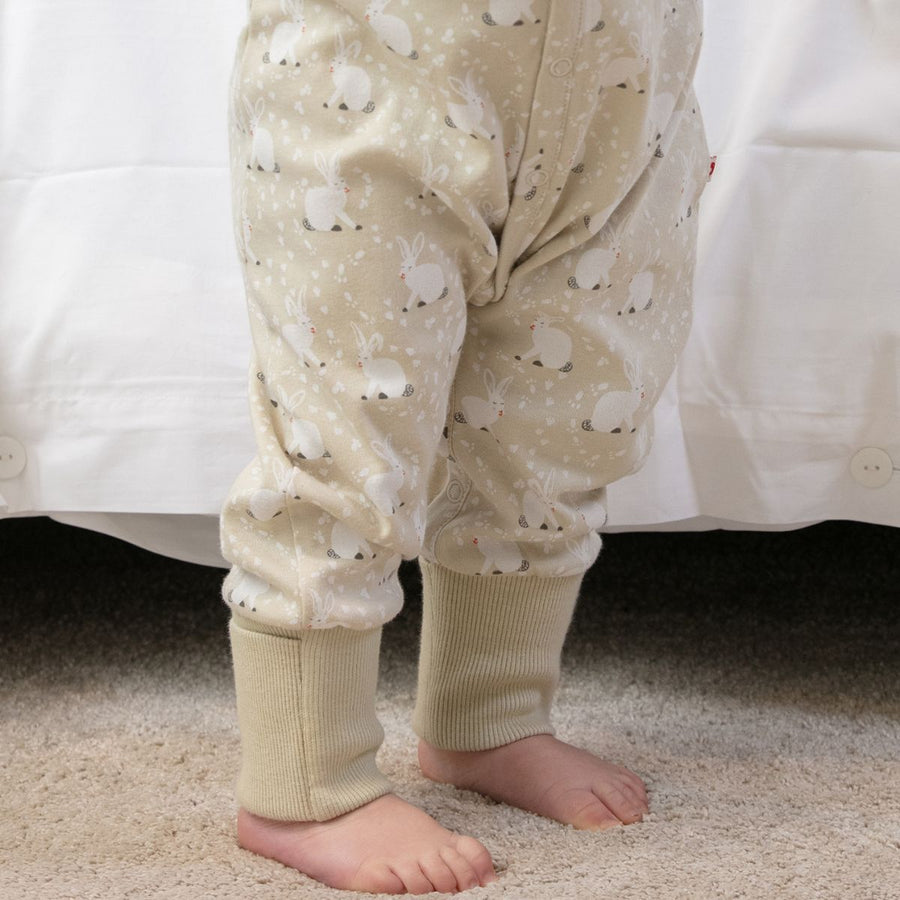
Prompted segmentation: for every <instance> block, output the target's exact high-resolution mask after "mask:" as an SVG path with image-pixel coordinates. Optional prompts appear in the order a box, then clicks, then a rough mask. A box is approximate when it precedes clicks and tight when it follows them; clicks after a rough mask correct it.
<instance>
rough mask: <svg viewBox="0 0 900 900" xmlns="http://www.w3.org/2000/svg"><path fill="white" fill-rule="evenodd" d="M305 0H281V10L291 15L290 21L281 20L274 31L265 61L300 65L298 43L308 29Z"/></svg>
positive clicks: (284, 64)
mask: <svg viewBox="0 0 900 900" xmlns="http://www.w3.org/2000/svg"><path fill="white" fill-rule="evenodd" d="M303 3H304V0H281V11H282V12H283V13H284V14H285V15H286V16H290V21H289V22H279V23H278V24H277V25H276V26H275V30H274V31H273V32H272V41H271V43H270V44H269V49H268V50H267V51H266V53H265V55H264V56H263V62H265V63H267V62H277V63H278V64H279V65H282V66H286V65H292V66H299V65H300V63H299V62H298V61H297V44H298V43H299V41H300V39H301V38H302V37H303V33H304V32H305V31H306V19H305V17H304V15H303Z"/></svg>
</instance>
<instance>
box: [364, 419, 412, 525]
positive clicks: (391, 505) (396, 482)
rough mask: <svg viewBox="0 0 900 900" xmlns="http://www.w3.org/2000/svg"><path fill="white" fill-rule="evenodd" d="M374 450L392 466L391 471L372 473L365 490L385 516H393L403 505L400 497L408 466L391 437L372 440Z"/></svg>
mask: <svg viewBox="0 0 900 900" xmlns="http://www.w3.org/2000/svg"><path fill="white" fill-rule="evenodd" d="M372 450H373V451H374V452H375V453H377V454H378V456H380V457H381V458H382V459H383V460H385V462H387V464H388V465H389V466H390V467H391V469H390V471H389V472H378V473H376V474H375V475H370V476H369V477H368V478H367V479H366V482H365V485H364V488H363V490H364V491H365V493H366V496H367V497H368V498H369V499H370V500H371V501H372V503H374V504H375V508H376V509H377V510H378V512H380V513H381V514H382V515H383V516H392V515H394V513H396V512H397V510H398V509H400V507H402V506H403V501H402V500H401V499H400V493H399V492H400V488H402V487H403V485H404V483H405V482H406V468H405V467H404V465H403V461H402V460H401V459H400V457H399V455H398V454H397V452H396V451H395V450H394V448H393V446H392V445H391V439H390V437H389V436H388V437H386V438H385V439H384V440H383V441H372Z"/></svg>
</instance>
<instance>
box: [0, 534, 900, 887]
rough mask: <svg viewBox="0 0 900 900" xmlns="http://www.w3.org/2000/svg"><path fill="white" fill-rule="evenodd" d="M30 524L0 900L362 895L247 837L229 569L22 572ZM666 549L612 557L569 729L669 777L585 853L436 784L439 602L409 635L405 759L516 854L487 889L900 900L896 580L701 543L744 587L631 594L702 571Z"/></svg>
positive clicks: (404, 619) (589, 840) (406, 776)
mask: <svg viewBox="0 0 900 900" xmlns="http://www.w3.org/2000/svg"><path fill="white" fill-rule="evenodd" d="M14 525H15V523H3V525H2V527H0V547H3V546H5V547H6V549H7V550H9V549H13V550H14V551H15V553H13V554H10V555H7V554H6V553H4V566H3V568H4V569H6V570H7V572H6V576H5V577H3V578H0V587H2V595H0V599H2V607H3V616H2V619H0V626H2V632H0V640H2V656H0V679H2V680H0V898H3V900H31V898H34V900H60V898H78V900H88V898H103V900H109V898H151V897H152V898H178V900H194V898H223V900H224V898H235V900H237V898H240V900H245V898H252V897H260V898H275V900H277V898H281V897H284V898H306V897H309V898H326V897H328V898H336V897H340V896H347V895H345V894H342V893H340V892H336V891H332V890H330V889H328V888H324V887H320V886H318V885H316V884H314V883H313V882H311V881H309V880H308V879H306V878H304V877H303V876H301V875H298V874H297V873H296V872H293V871H290V870H288V869H285V868H283V867H281V866H279V865H278V864H276V863H272V862H269V861H266V860H262V859H259V858H256V857H254V856H252V855H250V854H247V853H245V852H243V851H241V850H239V849H238V848H237V846H236V844H235V840H234V835H233V830H232V821H233V813H234V810H233V806H232V798H231V789H232V779H233V775H234V771H235V766H236V763H237V757H238V736H237V732H236V729H235V717H234V710H233V693H232V686H231V682H230V670H229V663H228V657H227V644H226V637H225V628H224V626H225V617H224V613H223V611H222V609H221V608H220V606H219V604H218V601H217V598H216V597H215V596H214V594H211V593H209V592H208V591H209V590H212V589H213V586H214V584H215V582H216V580H217V579H218V574H219V573H217V572H215V571H214V570H204V569H198V568H196V567H190V566H186V565H184V564H174V563H170V561H167V560H160V559H159V558H157V557H152V556H151V555H150V554H144V553H142V552H140V551H136V550H133V549H132V548H125V549H123V547H124V545H120V544H119V543H118V542H114V541H111V540H110V539H106V538H102V539H98V541H100V543H99V544H96V545H95V544H93V543H90V542H87V541H86V540H85V538H84V536H83V533H75V532H74V530H71V529H62V527H61V526H52V528H51V531H50V534H51V538H52V539H53V540H55V541H60V540H63V541H69V544H67V546H70V547H74V548H75V549H70V550H69V551H68V554H67V555H64V556H63V557H61V558H60V559H59V560H58V565H57V566H56V567H54V565H53V564H52V563H44V564H42V565H41V566H38V565H36V564H35V562H34V559H33V558H32V559H25V558H24V557H23V556H22V555H21V550H22V547H23V546H25V544H26V543H29V545H30V542H32V541H33V540H34V539H35V537H34V536H35V533H36V532H34V531H26V533H25V534H24V536H23V532H22V531H21V530H17V531H13V526H14ZM73 534H74V535H75V536H74V537H73V536H72V535H73ZM830 534H831V533H830V532H827V533H825V536H824V537H823V538H822V540H830ZM880 537H881V535H880V533H879V539H880ZM17 540H18V543H17ZM661 540H662V539H660V538H648V539H647V540H646V542H642V541H641V539H637V538H636V539H635V540H634V542H632V543H629V540H627V539H626V538H625V537H624V536H622V537H621V538H619V539H618V543H617V540H616V539H615V538H613V539H611V540H610V541H609V546H610V549H609V550H608V551H607V557H608V558H610V559H614V560H616V559H617V560H618V562H615V563H612V564H611V565H610V567H609V568H608V569H607V570H604V571H608V572H609V573H610V579H609V583H607V582H605V581H604V577H603V572H602V571H601V572H598V573H597V575H596V577H594V578H592V580H591V582H590V584H589V590H588V592H587V593H588V596H587V597H585V599H584V601H583V603H582V605H581V608H580V611H579V614H578V618H577V620H576V623H575V627H574V628H573V630H572V633H571V634H570V640H569V642H568V645H567V651H566V660H565V672H564V683H563V686H562V689H561V693H560V696H559V702H558V706H557V717H556V721H557V723H558V730H559V733H560V735H561V736H563V737H565V738H567V739H570V740H571V741H573V742H575V743H577V744H580V745H582V746H585V747H588V748H590V749H592V750H595V751H597V752H599V753H601V754H604V755H606V756H607V757H609V758H612V759H614V760H617V761H619V762H622V763H623V764H626V765H629V766H630V767H632V768H634V769H635V770H636V771H637V772H639V773H640V774H642V775H643V776H644V777H645V779H646V780H647V782H648V785H649V787H650V791H651V800H652V806H653V813H652V815H651V816H650V817H649V818H648V819H647V820H646V821H645V822H643V823H642V824H639V825H635V826H632V827H629V828H627V829H618V830H616V831H614V832H608V833H604V834H585V833H580V832H576V831H574V830H572V829H569V828H566V827H563V826H561V825H558V824H555V823H552V822H549V821H545V820H542V819H540V818H537V817H535V816H532V815H529V814H527V813H524V812H520V811H517V810H512V809H508V808H505V807H503V806H500V805H498V804H495V803H493V802H491V801H488V800H486V799H484V798H481V797H479V796H476V795H473V794H469V793H465V792H461V791H457V790H455V789H453V788H449V787H444V786H436V785H432V784H430V783H427V782H425V781H424V780H423V779H422V778H421V777H420V776H419V775H418V773H417V770H416V767H415V764H414V753H413V740H412V736H411V733H410V731H409V728H408V722H409V717H410V710H411V706H412V701H413V690H414V657H415V632H416V627H417V621H418V619H417V615H418V611H417V609H416V603H415V601H414V600H413V601H411V602H410V604H409V606H408V608H407V611H405V612H404V613H403V615H402V616H401V617H400V619H399V620H398V621H397V622H396V623H394V627H392V628H391V629H390V630H389V631H388V633H387V636H386V646H385V653H384V657H383V666H382V682H381V694H380V696H381V700H380V714H381V717H382V721H383V722H384V724H385V728H386V731H387V740H386V742H385V747H384V749H383V751H382V756H381V762H382V765H383V768H384V770H385V771H386V773H387V774H388V775H389V776H390V777H392V778H393V779H394V780H395V782H396V784H397V788H398V791H399V793H400V794H401V795H402V796H404V797H406V798H407V799H409V800H411V801H413V802H415V803H418V804H421V805H422V806H423V807H424V808H425V809H427V810H428V811H429V812H430V813H432V814H433V815H435V816H436V817H437V818H438V819H439V820H440V821H441V822H442V823H444V824H445V825H447V826H448V827H451V828H455V829H458V830H462V831H467V832H469V833H472V834H474V835H475V836H477V837H478V838H480V839H481V840H482V841H483V842H484V843H485V844H486V845H487V846H488V847H489V848H490V849H491V851H492V853H493V855H494V858H495V861H496V862H497V864H498V867H499V868H500V869H501V877H500V881H499V883H497V884H495V885H492V886H491V887H490V888H487V889H478V890H476V891H473V892H471V894H470V895H467V896H472V897H473V898H474V897H501V896H502V897H508V898H515V900H529V898H553V900H557V898H560V900H561V898H591V900H594V898H622V900H632V898H633V900H647V898H664V900H669V898H672V900H675V898H691V900H693V898H704V900H706V898H718V897H724V898H738V897H740V898H798V900H800V898H853V900H868V898H872V900H888V898H898V897H900V762H898V756H900V700H898V679H900V660H898V640H897V593H896V587H897V581H896V580H892V581H891V582H890V583H891V584H892V585H893V588H894V593H893V599H890V598H887V597H885V594H884V592H885V590H886V589H887V586H886V585H883V584H881V583H879V582H877V581H874V582H873V580H872V578H871V575H870V574H869V575H867V576H866V577H865V578H859V579H854V578H852V577H850V576H849V573H845V574H846V575H847V579H846V580H847V584H848V585H852V584H857V592H856V593H855V594H852V592H851V595H850V596H848V597H847V598H846V602H842V601H840V600H839V599H837V600H835V599H832V600H823V601H821V603H820V602H819V600H818V599H817V592H818V588H817V586H816V585H817V584H819V586H821V584H822V583H824V582H816V580H815V579H816V575H817V571H816V567H815V566H809V565H805V566H804V564H802V562H798V563H797V566H798V567H799V568H797V567H794V568H792V566H791V556H792V553H793V552H794V551H791V550H788V551H786V552H785V554H784V557H783V558H782V559H781V560H780V561H779V560H775V561H773V560H772V559H771V557H770V558H768V559H757V560H756V561H755V563H754V565H755V566H756V568H757V569H758V570H759V572H760V576H759V578H760V579H761V580H760V581H758V582H756V585H757V586H756V587H754V586H753V585H750V586H749V587H748V585H747V581H748V579H747V575H746V573H747V572H748V571H752V568H742V566H743V565H744V564H743V563H739V562H738V561H737V560H736V559H732V557H731V554H733V553H734V548H735V546H737V544H736V542H735V539H733V538H731V539H730V540H731V542H730V543H722V542H721V541H724V540H727V539H725V538H722V539H720V542H719V543H717V542H716V539H715V538H714V536H709V538H708V539H707V541H706V542H704V539H703V538H702V537H701V536H693V537H690V538H687V537H685V538H683V539H682V543H683V542H684V541H688V542H689V543H688V545H687V552H686V553H685V557H684V558H687V559H693V560H694V565H695V566H696V567H699V568H700V569H703V570H704V571H711V570H712V568H714V567H718V570H719V572H720V575H719V576H718V577H719V581H717V582H715V583H713V582H711V581H696V580H695V579H691V580H689V579H686V578H683V579H682V580H681V581H680V582H678V584H679V585H680V587H678V588H676V589H674V590H673V592H672V593H671V595H669V596H667V597H666V598H665V599H658V598H652V597H651V598H646V599H645V600H643V601H638V600H634V601H625V600H623V599H622V596H623V591H622V590H616V587H615V586H616V583H619V584H623V583H624V579H625V578H627V573H628V572H629V571H630V570H631V571H635V572H637V571H640V570H643V569H645V568H646V567H648V566H650V567H652V568H653V569H654V571H655V572H657V573H660V574H661V577H662V579H663V580H664V581H668V582H670V583H675V582H677V579H678V570H679V568H683V566H684V559H683V558H682V557H678V556H676V557H673V556H672V551H670V550H669V549H666V548H667V547H668V546H669V545H665V544H664V543H661ZM674 540H677V539H674ZM755 540H756V542H757V543H756V544H753V545H752V547H751V549H753V548H755V549H756V550H757V551H758V550H759V549H760V548H761V547H762V546H763V545H761V544H760V543H759V541H760V540H761V539H759V538H757V539H755ZM782 540H784V541H790V540H792V539H791V538H789V537H784V538H783V539H782ZM793 540H795V541H796V540H798V539H797V538H793ZM806 540H807V541H808V542H809V540H811V539H806ZM859 540H860V544H861V546H863V547H864V546H865V540H866V537H865V535H864V536H863V537H861V538H860V539H859ZM888 540H889V541H894V540H895V539H894V538H893V536H890V537H889V538H888ZM98 546H99V548H100V549H99V550H98V549H96V547H98ZM765 546H769V545H765ZM885 546H890V547H891V548H893V549H894V550H896V549H897V544H896V542H894V543H890V544H889V545H888V544H886V545H885ZM16 548H18V549H16ZM701 550H702V551H703V554H704V556H703V557H699V556H698V551H701ZM795 550H796V547H795ZM879 552H880V551H879ZM92 554H94V555H92ZM635 554H641V556H640V557H636V556H635ZM826 556H828V557H829V558H831V555H830V554H826ZM840 564H841V565H843V563H840ZM892 564H893V563H892ZM867 565H868V564H867ZM16 567H18V569H17V568H16ZM773 567H774V568H775V569H778V568H781V569H782V570H783V573H782V574H781V575H780V576H773V575H772V574H771V572H772V569H773ZM801 568H802V577H801V572H800V569H801ZM10 571H12V572H16V571H18V572H19V573H20V574H22V578H21V579H18V580H17V579H16V578H13V577H12V576H10ZM860 571H863V569H861V570H860ZM741 573H743V574H741ZM820 574H821V573H820ZM824 575H825V580H826V581H833V578H832V577H831V576H830V575H828V573H827V572H826V573H824ZM888 575H889V576H890V578H891V579H893V578H894V577H895V576H894V573H893V570H891V571H890V572H889V573H888ZM408 576H409V571H407V577H408ZM723 579H724V580H723ZM652 584H656V582H646V583H645V584H644V585H643V588H642V590H643V593H646V592H647V591H649V590H651V585H652ZM136 585H141V590H140V591H138V589H137V587H136ZM779 585H780V587H779ZM760 586H762V588H764V593H766V594H771V592H772V591H776V590H781V591H782V592H783V598H776V599H775V600H774V601H773V600H772V598H771V597H768V598H767V597H764V596H762V593H761V591H760V590H759V589H758V588H759V587H760ZM801 588H802V590H801ZM739 589H743V590H744V594H743V595H741V596H740V597H738V596H737V594H736V592H737V591H738V590H739ZM848 590H849V588H848ZM12 591H25V592H26V593H27V594H28V596H25V597H23V596H21V595H13V594H12V593H11V592H12ZM803 591H806V592H808V594H809V596H806V599H804V600H802V601H801V600H797V599H796V597H798V596H800V595H801V593H803ZM604 595H605V596H604ZM136 596H137V597H139V598H140V599H139V600H138V599H135V597H136ZM823 596H824V595H823Z"/></svg>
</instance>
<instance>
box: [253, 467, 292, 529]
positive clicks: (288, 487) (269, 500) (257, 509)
mask: <svg viewBox="0 0 900 900" xmlns="http://www.w3.org/2000/svg"><path fill="white" fill-rule="evenodd" d="M295 472H296V470H295V469H294V467H293V466H277V467H276V473H277V475H278V490H276V491H273V490H270V489H269V488H259V490H256V491H254V492H253V494H252V495H251V496H250V502H249V503H248V505H247V515H248V516H250V518H251V519H256V520H257V521H260V522H268V521H270V520H271V519H274V518H275V517H276V516H280V515H281V513H282V512H284V507H285V504H286V503H287V500H288V496H289V495H290V496H291V497H293V499H294V500H299V499H300V498H299V497H298V496H297V495H296V494H295V493H294V491H293V481H294V474H295Z"/></svg>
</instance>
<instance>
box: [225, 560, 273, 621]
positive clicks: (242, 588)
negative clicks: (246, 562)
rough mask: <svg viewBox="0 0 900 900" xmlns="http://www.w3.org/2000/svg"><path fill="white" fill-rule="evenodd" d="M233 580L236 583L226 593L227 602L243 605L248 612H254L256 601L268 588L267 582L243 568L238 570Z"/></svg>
mask: <svg viewBox="0 0 900 900" xmlns="http://www.w3.org/2000/svg"><path fill="white" fill-rule="evenodd" d="M235 580H236V581H237V584H235V585H234V587H233V588H232V589H231V591H230V592H229V593H228V596H227V600H228V602H229V603H234V604H235V605H236V606H241V607H245V608H246V609H249V610H250V612H256V601H257V600H258V599H259V598H260V597H261V596H262V595H263V594H265V593H266V592H267V591H268V590H270V585H269V583H268V582H267V581H264V580H263V579H262V578H260V577H259V576H258V575H254V574H253V573H252V572H248V571H246V570H245V569H240V570H238V577H237V579H235Z"/></svg>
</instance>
